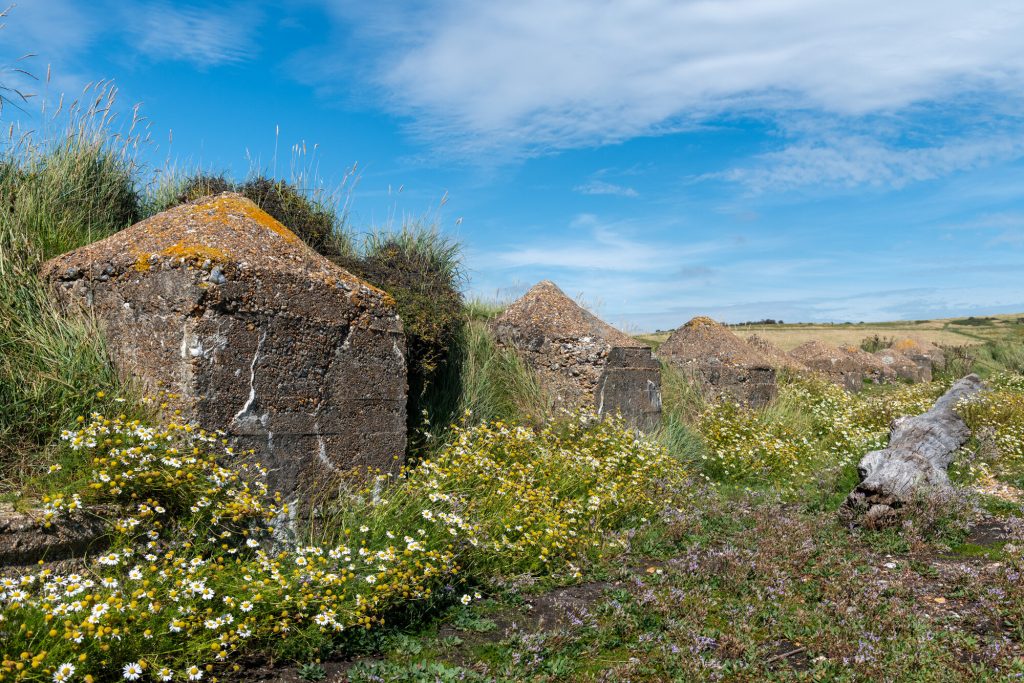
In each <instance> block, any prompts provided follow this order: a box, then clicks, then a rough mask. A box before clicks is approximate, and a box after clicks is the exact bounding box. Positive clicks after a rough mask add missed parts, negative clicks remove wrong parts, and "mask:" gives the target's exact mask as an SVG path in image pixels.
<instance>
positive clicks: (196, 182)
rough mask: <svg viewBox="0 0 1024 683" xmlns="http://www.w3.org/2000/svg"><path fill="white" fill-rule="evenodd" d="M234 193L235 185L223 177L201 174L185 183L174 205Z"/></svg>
mask: <svg viewBox="0 0 1024 683" xmlns="http://www.w3.org/2000/svg"><path fill="white" fill-rule="evenodd" d="M234 191H235V185H234V183H232V182H230V181H229V180H228V179H227V178H225V177H224V176H223V175H214V174H208V173H199V174H197V175H194V176H192V177H191V178H188V179H187V180H186V181H185V182H184V184H183V185H182V186H181V189H180V190H179V191H178V195H177V196H176V197H175V198H174V204H185V203H187V202H194V201H195V200H197V199H202V198H203V197H210V196H213V195H218V194H220V193H222V192H234Z"/></svg>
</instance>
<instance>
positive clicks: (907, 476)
mask: <svg viewBox="0 0 1024 683" xmlns="http://www.w3.org/2000/svg"><path fill="white" fill-rule="evenodd" d="M983 388H984V385H983V384H982V383H981V380H980V379H978V376H977V375H968V376H967V377H964V378H963V379H961V380H959V381H958V382H956V383H955V384H954V385H953V386H952V387H950V389H949V391H947V392H946V393H945V394H943V396H942V397H941V398H940V399H939V400H938V401H936V402H935V405H934V406H932V408H931V410H929V411H928V412H926V413H923V414H921V415H914V416H904V417H898V418H896V419H895V420H893V422H892V425H891V427H890V431H889V445H888V447H886V448H885V449H883V450H880V451H871V452H870V453H868V454H867V455H865V456H864V458H863V459H861V461H860V465H858V467H857V469H858V472H859V474H860V479H861V481H860V483H859V484H858V485H857V487H856V488H855V489H854V490H853V491H852V492H851V493H850V495H849V496H847V498H846V503H845V505H844V507H845V510H844V512H846V513H848V514H849V513H853V515H863V518H862V521H863V523H864V524H865V525H867V526H875V527H877V526H885V525H886V524H889V523H891V522H893V521H895V520H896V519H897V518H898V512H897V510H898V509H899V508H900V507H902V506H903V505H904V504H906V503H908V502H910V500H911V499H912V498H913V497H914V494H915V493H917V492H918V491H920V490H923V489H931V490H937V491H948V490H949V489H950V488H951V486H950V483H949V475H948V473H947V470H948V468H949V464H950V463H951V462H952V461H953V456H954V454H955V453H956V451H957V450H958V449H959V448H960V447H961V446H963V445H964V443H966V442H967V439H968V437H970V434H971V432H970V429H968V427H967V424H966V423H964V421H963V419H961V417H960V416H959V415H957V414H956V406H957V403H958V402H959V401H960V400H961V399H963V398H966V397H968V396H971V395H973V394H976V393H978V392H980V391H981V390H982V389H983Z"/></svg>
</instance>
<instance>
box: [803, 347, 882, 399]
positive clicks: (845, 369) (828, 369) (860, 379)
mask: <svg viewBox="0 0 1024 683" xmlns="http://www.w3.org/2000/svg"><path fill="white" fill-rule="evenodd" d="M789 354H790V355H791V356H792V357H793V358H795V359H796V360H798V361H800V362H801V363H803V364H804V365H806V366H807V367H808V368H810V369H811V370H813V371H815V372H819V373H821V374H823V375H824V376H825V377H827V378H828V379H829V380H830V381H832V382H834V383H835V384H838V385H840V386H841V387H843V388H845V389H846V390H847V391H851V392H857V391H860V390H861V389H863V388H864V379H865V377H866V374H865V368H864V364H863V363H862V362H860V360H859V358H858V357H857V356H854V355H852V354H850V353H848V352H846V351H844V350H842V349H839V348H837V347H835V346H831V345H829V344H826V343H824V342H821V341H817V340H812V341H809V342H805V343H803V344H801V345H800V346H798V347H796V348H795V349H793V350H792V351H790V352H789Z"/></svg>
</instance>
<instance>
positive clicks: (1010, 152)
mask: <svg viewBox="0 0 1024 683" xmlns="http://www.w3.org/2000/svg"><path fill="white" fill-rule="evenodd" d="M1021 156H1024V124H1016V125H1014V126H1013V127H1012V128H1010V129H1003V130H1000V131H998V132H991V133H988V134H986V135H985V136H976V137H968V138H965V139H960V140H952V141H945V142H937V143H936V144H932V145H925V146H919V145H917V146H909V147H908V146H905V145H904V146H900V145H897V144H886V143H885V142H882V141H879V140H877V139H874V138H871V137H867V136H865V135H851V136H827V137H824V138H822V139H813V140H801V141H796V142H794V143H792V144H789V145H787V146H786V147H784V148H783V149H781V150H779V151H774V152H769V153H766V154H761V155H759V156H755V157H754V158H753V159H752V160H750V161H749V162H748V163H746V164H745V165H743V166H739V167H736V168H732V169H730V170H727V171H724V172H719V173H711V174H706V175H704V176H702V179H720V180H727V181H730V182H735V183H739V184H741V185H744V186H745V187H746V188H747V189H749V190H750V191H751V192H753V193H755V194H758V193H763V192H775V191H785V190H793V189H797V188H802V187H807V186H814V187H819V188H820V187H843V188H854V187H863V186H868V187H876V188H886V189H899V188H902V187H905V186H906V185H908V184H910V183H913V182H920V181H925V180H934V179H936V178H941V177H944V176H947V175H949V174H950V173H954V172H958V171H967V170H972V169H975V168H978V167H981V166H985V165H988V164H990V163H993V162H996V161H1000V160H1009V159H1016V158H1019V157H1021Z"/></svg>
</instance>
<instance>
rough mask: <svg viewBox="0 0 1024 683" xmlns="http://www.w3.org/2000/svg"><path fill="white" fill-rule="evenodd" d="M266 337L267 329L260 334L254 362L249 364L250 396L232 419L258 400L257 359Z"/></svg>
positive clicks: (253, 358)
mask: <svg viewBox="0 0 1024 683" xmlns="http://www.w3.org/2000/svg"><path fill="white" fill-rule="evenodd" d="M266 339H267V332H266V330H264V331H263V334H261V335H260V341H259V343H257V344H256V353H254V354H253V356H252V363H251V364H250V365H249V398H248V399H246V401H245V405H243V406H242V407H241V409H239V411H238V412H237V413H235V416H234V417H233V418H232V421H235V420H237V419H238V418H240V417H242V416H243V415H245V414H246V413H247V412H248V411H249V406H251V405H252V402H253V401H255V400H256V361H257V360H259V357H260V351H262V350H263V342H264V341H265V340H266Z"/></svg>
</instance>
